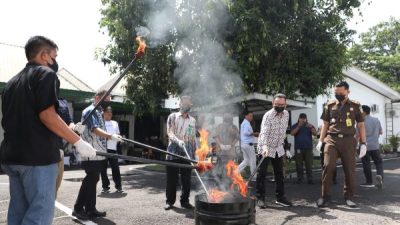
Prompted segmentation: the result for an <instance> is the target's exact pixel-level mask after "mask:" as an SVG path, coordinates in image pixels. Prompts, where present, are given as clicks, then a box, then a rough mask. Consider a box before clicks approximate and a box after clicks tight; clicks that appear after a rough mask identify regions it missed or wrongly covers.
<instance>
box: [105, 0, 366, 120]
mask: <svg viewBox="0 0 400 225" xmlns="http://www.w3.org/2000/svg"><path fill="white" fill-rule="evenodd" d="M166 1H167V0H102V3H103V9H102V11H101V13H102V15H103V17H102V19H101V21H100V26H101V27H104V28H107V30H108V33H109V35H110V37H111V39H112V44H110V45H109V46H107V48H106V49H104V51H103V52H102V56H101V58H102V60H103V62H104V63H107V64H110V65H113V68H114V69H115V70H114V72H115V71H117V69H120V68H123V67H124V66H126V65H127V64H128V63H129V61H130V59H131V57H132V55H133V51H134V49H135V47H136V46H135V43H134V37H135V36H136V31H135V28H137V27H138V26H147V25H148V23H149V21H150V16H151V15H154V12H156V11H157V10H159V9H161V8H163V7H164V6H165V4H166V3H165V2H166ZM180 2H181V3H180V9H179V10H181V11H180V13H184V12H191V13H193V15H195V14H196V15H205V16H206V17H207V16H209V17H210V18H212V17H213V15H214V14H212V13H208V12H207V10H209V11H210V12H211V11H213V10H215V7H214V5H215V4H213V2H214V3H215V2H223V3H224V7H226V9H224V10H227V11H228V14H229V16H230V18H229V20H227V21H226V23H225V24H224V26H225V29H218V30H211V31H208V32H210V33H209V34H208V36H210V37H212V36H214V37H215V39H216V41H218V42H219V43H221V44H222V46H223V48H224V51H225V52H226V54H227V55H228V57H229V58H231V59H232V61H233V62H235V63H236V65H237V66H236V67H234V66H232V65H230V64H229V63H228V64H229V65H228V67H230V68H229V69H228V70H235V71H236V72H238V73H239V74H240V76H241V78H242V80H243V86H244V87H243V89H244V90H245V91H246V92H261V93H266V94H273V93H276V92H285V93H286V94H288V96H289V97H298V96H307V97H315V96H317V95H319V94H322V93H325V91H326V88H327V87H329V86H331V85H332V84H333V83H334V82H336V81H337V80H338V79H340V78H341V76H342V75H341V70H342V68H343V67H344V66H345V65H346V64H347V63H348V60H347V58H346V45H348V44H349V43H350V42H351V36H352V34H353V31H351V30H349V29H348V28H346V22H347V20H348V19H349V18H351V17H352V12H353V9H354V8H357V7H359V5H360V0H315V1H313V0H231V1H230V0H208V1H206V0H203V1H202V2H206V3H207V4H208V7H202V8H201V11H200V12H198V10H197V9H198V5H196V4H199V2H200V1H192V0H181V1H180ZM219 10H220V9H219ZM192 19H193V20H195V19H197V17H196V16H193V17H192ZM214 19H217V20H218V19H219V18H218V17H216V18H214ZM210 21H211V22H213V20H211V19H210ZM179 22H180V23H181V25H182V24H185V23H186V22H187V21H179ZM188 24H193V23H188ZM195 24H196V23H195ZM199 26H200V25H199ZM186 29H189V30H190V29H191V27H190V26H188V27H186ZM213 32H220V33H221V34H220V35H213ZM182 38H183V35H182V33H180V32H179V30H178V31H177V29H174V28H171V29H170V31H169V35H168V36H167V37H166V40H164V41H163V43H162V44H161V45H157V46H153V47H151V48H150V49H149V50H148V51H147V53H146V55H145V57H144V59H143V61H142V62H141V63H139V64H137V65H136V66H135V68H134V69H133V70H132V71H131V73H130V76H129V79H128V87H127V95H128V97H129V98H130V99H131V100H132V101H133V102H134V103H135V106H136V110H137V112H146V111H150V112H154V111H156V110H157V109H158V106H159V102H160V100H161V99H163V98H165V97H166V96H167V95H168V94H175V93H179V92H180V91H181V89H180V87H179V85H177V84H178V81H177V78H176V77H175V76H174V71H176V69H177V62H176V53H177V51H179V49H178V48H177V46H178V44H179V43H181V41H182ZM202 41H203V40H202V39H201V38H193V39H192V40H191V44H192V46H197V47H200V48H202V46H204V43H201V42H202ZM189 59H190V58H189ZM193 60H195V58H193ZM186 63H192V64H193V65H197V63H198V62H195V61H193V62H190V60H188V61H187V62H186Z"/></svg>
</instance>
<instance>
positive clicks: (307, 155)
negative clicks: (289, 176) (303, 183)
mask: <svg viewBox="0 0 400 225" xmlns="http://www.w3.org/2000/svg"><path fill="white" fill-rule="evenodd" d="M294 157H295V160H296V171H297V179H299V180H303V179H304V168H303V165H304V164H303V163H305V165H306V174H307V179H308V180H309V181H310V180H312V165H313V159H314V155H313V151H312V149H295V156H294Z"/></svg>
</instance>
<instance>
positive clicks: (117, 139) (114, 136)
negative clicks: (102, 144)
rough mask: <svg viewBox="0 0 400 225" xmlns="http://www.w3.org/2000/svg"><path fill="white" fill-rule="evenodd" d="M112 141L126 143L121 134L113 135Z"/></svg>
mask: <svg viewBox="0 0 400 225" xmlns="http://www.w3.org/2000/svg"><path fill="white" fill-rule="evenodd" d="M111 140H113V141H117V142H123V141H124V140H122V137H121V135H119V134H113V135H111Z"/></svg>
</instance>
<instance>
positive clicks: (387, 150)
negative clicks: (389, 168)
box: [380, 144, 393, 154]
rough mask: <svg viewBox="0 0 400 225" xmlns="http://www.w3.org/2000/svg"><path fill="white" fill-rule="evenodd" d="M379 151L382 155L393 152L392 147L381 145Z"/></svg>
mask: <svg viewBox="0 0 400 225" xmlns="http://www.w3.org/2000/svg"><path fill="white" fill-rule="evenodd" d="M380 149H381V152H382V153H383V154H388V153H391V152H392V151H393V148H392V145H390V144H384V145H381V146H380Z"/></svg>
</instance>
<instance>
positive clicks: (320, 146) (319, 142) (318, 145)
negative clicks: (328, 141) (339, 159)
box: [315, 141, 323, 152]
mask: <svg viewBox="0 0 400 225" xmlns="http://www.w3.org/2000/svg"><path fill="white" fill-rule="evenodd" d="M322 144H323V143H322V141H318V144H317V146H316V147H315V149H317V151H318V152H320V151H321V148H322Z"/></svg>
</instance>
